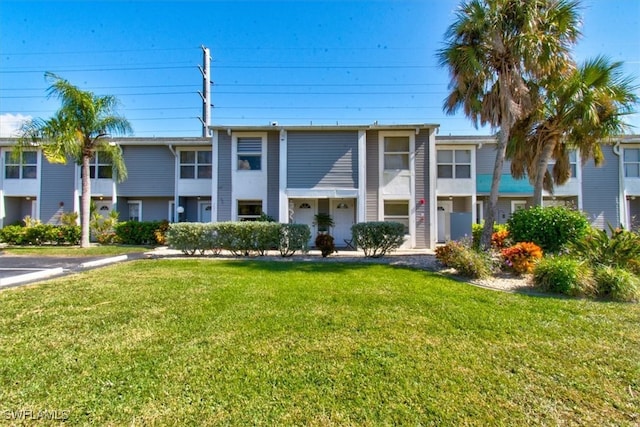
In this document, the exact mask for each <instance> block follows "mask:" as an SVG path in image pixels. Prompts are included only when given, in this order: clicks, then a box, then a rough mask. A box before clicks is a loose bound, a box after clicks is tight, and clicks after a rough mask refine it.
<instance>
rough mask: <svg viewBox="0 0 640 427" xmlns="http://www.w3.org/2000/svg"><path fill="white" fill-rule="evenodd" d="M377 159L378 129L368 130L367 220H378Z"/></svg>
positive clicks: (378, 156) (378, 180)
mask: <svg viewBox="0 0 640 427" xmlns="http://www.w3.org/2000/svg"><path fill="white" fill-rule="evenodd" d="M379 159H380V149H379V146H378V131H369V132H367V191H366V193H367V200H366V204H367V206H366V220H367V221H377V220H378V205H379V200H378V189H379V187H380V174H379V171H378V164H379Z"/></svg>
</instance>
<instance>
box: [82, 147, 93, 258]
mask: <svg viewBox="0 0 640 427" xmlns="http://www.w3.org/2000/svg"><path fill="white" fill-rule="evenodd" d="M90 160H91V158H90V157H89V156H86V155H83V156H82V170H81V173H82V175H81V178H80V179H81V181H82V194H81V196H80V211H81V212H80V220H81V221H80V224H81V240H80V247H82V248H88V247H89V246H90V245H91V243H90V242H89V220H90V215H91V177H90V176H89V162H90Z"/></svg>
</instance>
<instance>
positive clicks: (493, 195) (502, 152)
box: [480, 127, 509, 250]
mask: <svg viewBox="0 0 640 427" xmlns="http://www.w3.org/2000/svg"><path fill="white" fill-rule="evenodd" d="M507 141H509V128H508V127H503V128H501V129H500V133H499V134H498V144H497V147H496V161H495V164H494V166H493V179H492V180H491V192H490V193H489V209H487V215H486V217H485V219H484V228H483V229H482V237H481V238H480V247H481V248H483V249H485V250H487V249H490V248H491V236H492V235H493V224H494V223H495V221H496V217H497V216H498V194H499V192H500V179H501V178H502V168H503V166H504V158H505V156H506V151H507Z"/></svg>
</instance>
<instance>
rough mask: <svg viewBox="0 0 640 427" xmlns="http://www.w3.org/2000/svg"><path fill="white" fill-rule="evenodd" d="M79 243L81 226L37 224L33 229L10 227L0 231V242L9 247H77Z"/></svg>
mask: <svg viewBox="0 0 640 427" xmlns="http://www.w3.org/2000/svg"><path fill="white" fill-rule="evenodd" d="M34 224H35V223H34ZM79 241H80V226H78V225H72V226H69V225H51V224H40V223H37V224H35V225H32V226H31V227H23V226H20V225H8V226H6V227H4V228H2V229H0V242H4V243H7V244H9V245H47V244H48V245H53V244H55V245H62V244H71V245H77V244H78V242H79Z"/></svg>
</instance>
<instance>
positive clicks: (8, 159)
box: [4, 151, 38, 179]
mask: <svg viewBox="0 0 640 427" xmlns="http://www.w3.org/2000/svg"><path fill="white" fill-rule="evenodd" d="M4 165H5V166H4V177H5V178H6V179H36V178H37V177H38V153H37V152H35V151H23V152H22V153H20V154H19V155H18V156H14V155H13V153H12V152H10V151H5V157H4Z"/></svg>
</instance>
